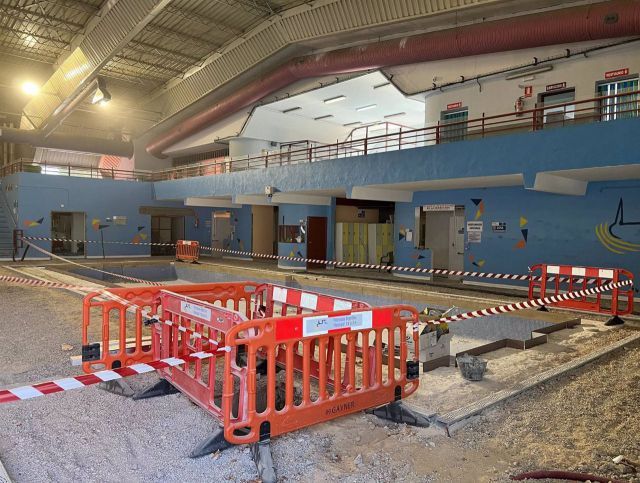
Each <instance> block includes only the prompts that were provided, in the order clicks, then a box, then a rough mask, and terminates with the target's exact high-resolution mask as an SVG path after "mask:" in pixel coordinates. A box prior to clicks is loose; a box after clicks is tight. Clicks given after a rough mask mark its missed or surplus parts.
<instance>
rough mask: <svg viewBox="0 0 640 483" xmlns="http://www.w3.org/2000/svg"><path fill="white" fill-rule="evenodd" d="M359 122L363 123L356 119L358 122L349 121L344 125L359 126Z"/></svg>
mask: <svg viewBox="0 0 640 483" xmlns="http://www.w3.org/2000/svg"><path fill="white" fill-rule="evenodd" d="M359 124H362V123H361V122H360V121H356V122H348V123H347V124H343V126H344V127H350V126H358V125H359Z"/></svg>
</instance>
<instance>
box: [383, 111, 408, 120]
mask: <svg viewBox="0 0 640 483" xmlns="http://www.w3.org/2000/svg"><path fill="white" fill-rule="evenodd" d="M405 114H406V112H396V113H395V114H387V115H386V116H384V118H385V119H389V118H391V117H399V116H404V115H405Z"/></svg>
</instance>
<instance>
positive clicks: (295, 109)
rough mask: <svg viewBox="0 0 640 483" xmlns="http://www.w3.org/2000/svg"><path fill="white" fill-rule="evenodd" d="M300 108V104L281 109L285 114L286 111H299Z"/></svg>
mask: <svg viewBox="0 0 640 483" xmlns="http://www.w3.org/2000/svg"><path fill="white" fill-rule="evenodd" d="M300 109H302V108H301V107H300V106H298V107H290V108H289V109H285V110H284V111H282V114H287V113H288V112H293V111H299V110H300Z"/></svg>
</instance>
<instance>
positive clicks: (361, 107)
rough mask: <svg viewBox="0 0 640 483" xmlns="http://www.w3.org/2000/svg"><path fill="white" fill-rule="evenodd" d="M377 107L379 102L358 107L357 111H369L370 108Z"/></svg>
mask: <svg viewBox="0 0 640 483" xmlns="http://www.w3.org/2000/svg"><path fill="white" fill-rule="evenodd" d="M376 107H378V104H369V105H367V106H360V107H356V111H358V112H360V111H368V110H369V109H374V108H376Z"/></svg>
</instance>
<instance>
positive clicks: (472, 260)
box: [469, 253, 486, 268]
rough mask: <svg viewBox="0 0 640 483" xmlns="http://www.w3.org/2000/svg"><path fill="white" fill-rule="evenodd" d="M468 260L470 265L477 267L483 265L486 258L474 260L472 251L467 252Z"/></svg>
mask: <svg viewBox="0 0 640 483" xmlns="http://www.w3.org/2000/svg"><path fill="white" fill-rule="evenodd" d="M469 261H470V262H471V265H473V266H474V267H478V268H482V267H484V264H485V263H486V260H480V259H478V260H476V257H475V256H474V255H473V253H469Z"/></svg>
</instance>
